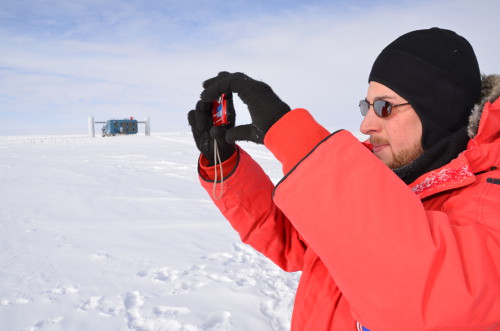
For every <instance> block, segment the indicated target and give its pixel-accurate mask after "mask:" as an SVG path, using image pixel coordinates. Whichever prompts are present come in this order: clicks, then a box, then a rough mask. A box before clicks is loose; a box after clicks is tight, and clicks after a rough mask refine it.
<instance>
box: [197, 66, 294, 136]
mask: <svg viewBox="0 0 500 331" xmlns="http://www.w3.org/2000/svg"><path fill="white" fill-rule="evenodd" d="M203 87H205V90H204V91H203V92H202V93H201V100H202V101H205V102H212V101H214V100H217V98H218V97H219V96H220V95H221V94H222V93H226V94H230V93H231V92H235V93H238V96H239V97H240V99H241V100H242V101H243V102H244V103H245V104H246V105H247V107H248V111H249V112H250V117H251V118H252V124H246V125H240V126H237V127H234V128H231V129H229V130H228V131H227V134H226V141H227V142H231V143H234V142H235V141H236V140H247V141H253V142H255V143H258V144H263V143H264V136H265V135H266V133H267V131H268V130H269V128H270V127H271V126H272V125H273V124H274V123H276V122H277V121H278V120H279V119H280V118H281V117H282V116H283V115H285V114H286V113H288V112H289V111H290V107H288V105H287V104H286V103H284V102H283V101H281V99H280V98H279V97H278V96H277V95H276V94H275V93H274V92H273V90H272V89H271V87H270V86H269V85H267V84H266V83H264V82H261V81H257V80H255V79H252V78H250V77H248V76H247V75H245V74H243V73H241V72H236V73H228V72H221V73H219V74H218V75H217V77H214V78H211V79H208V80H206V81H205V82H204V84H203Z"/></svg>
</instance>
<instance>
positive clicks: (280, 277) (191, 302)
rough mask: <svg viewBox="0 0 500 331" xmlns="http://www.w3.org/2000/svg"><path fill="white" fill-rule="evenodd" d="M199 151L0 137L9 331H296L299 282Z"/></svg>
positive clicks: (263, 160) (3, 296)
mask: <svg viewBox="0 0 500 331" xmlns="http://www.w3.org/2000/svg"><path fill="white" fill-rule="evenodd" d="M243 146H244V148H245V149H246V150H247V151H248V152H249V153H250V154H251V155H253V156H254V158H255V159H256V160H257V161H258V162H259V163H260V164H261V165H262V166H263V168H264V169H265V170H266V171H267V172H268V174H269V175H270V177H271V179H272V180H273V181H275V182H276V181H277V180H279V178H280V174H281V170H280V165H279V164H278V163H277V162H276V161H275V160H274V159H273V157H272V155H271V154H270V153H269V152H267V150H265V149H264V148H263V147H262V146H257V145H254V144H243ZM197 157H198V152H197V150H196V147H195V146H194V142H193V139H192V137H191V135H190V134H189V133H165V134H156V135H153V136H150V137H146V136H143V135H134V136H120V137H106V138H102V137H97V138H94V139H92V138H87V137H84V136H39V137H6V136H4V137H0V159H1V161H0V204H1V207H0V279H1V283H0V330H91V329H95V330H288V329H289V327H290V317H291V310H292V306H293V298H294V294H295V289H296V286H297V282H298V277H299V275H298V274H297V273H295V274H290V273H285V272H283V271H282V270H280V269H279V268H277V267H276V266H274V264H272V263H271V262H270V261H268V260H267V259H266V258H265V257H263V256H262V255H260V254H259V253H257V252H255V251H254V250H253V249H252V248H250V247H249V246H247V245H245V244H242V243H241V242H240V239H239V237H238V235H237V234H236V232H235V231H234V230H233V229H232V228H231V227H230V225H229V224H228V223H227V221H226V220H225V219H223V217H222V216H221V215H220V213H219V212H218V210H217V209H216V208H215V207H214V206H213V204H212V202H211V201H210V199H209V196H208V195H207V193H206V192H205V191H204V190H202V189H201V187H200V185H199V183H198V178H197V173H196V160H197Z"/></svg>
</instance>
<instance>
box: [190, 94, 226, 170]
mask: <svg viewBox="0 0 500 331" xmlns="http://www.w3.org/2000/svg"><path fill="white" fill-rule="evenodd" d="M214 100H215V99H214ZM226 100H227V116H228V119H229V124H228V125H225V126H214V125H213V124H212V108H213V102H203V101H201V100H200V101H198V103H197V104H196V109H194V110H191V111H190V112H189V113H188V122H189V125H190V126H191V131H192V133H193V137H194V141H195V143H196V147H198V149H199V150H200V152H201V154H203V156H204V157H205V158H207V159H208V160H209V165H210V166H212V165H214V164H215V162H214V139H217V148H218V149H219V155H220V158H221V162H224V161H226V160H227V159H229V158H230V157H231V155H233V153H234V150H235V145H234V143H228V142H226V140H225V138H224V137H225V135H226V131H227V130H228V129H229V128H232V127H234V120H235V117H236V114H235V112H234V106H233V98H232V94H231V93H228V94H226Z"/></svg>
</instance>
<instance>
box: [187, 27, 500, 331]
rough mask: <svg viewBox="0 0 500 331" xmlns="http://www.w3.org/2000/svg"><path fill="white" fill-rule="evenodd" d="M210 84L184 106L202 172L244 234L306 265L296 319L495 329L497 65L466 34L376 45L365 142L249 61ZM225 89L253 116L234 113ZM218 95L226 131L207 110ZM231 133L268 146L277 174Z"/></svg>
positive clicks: (422, 33) (325, 324)
mask: <svg viewBox="0 0 500 331" xmlns="http://www.w3.org/2000/svg"><path fill="white" fill-rule="evenodd" d="M204 88H205V90H204V91H203V93H202V95H201V100H200V101H199V102H198V103H197V106H196V110H193V111H191V112H190V113H189V116H188V117H189V123H190V125H191V127H192V131H193V135H194V138H195V141H196V144H197V146H198V148H199V149H200V151H201V153H202V155H201V157H200V160H199V174H200V179H201V183H202V185H203V187H205V188H206V189H207V191H208V192H209V193H210V194H211V195H216V196H217V198H218V197H219V194H220V199H217V198H214V199H213V200H214V203H215V204H216V205H217V207H218V208H219V209H220V210H221V212H222V213H223V214H224V216H225V217H226V218H227V219H228V220H229V222H230V223H231V225H232V226H233V227H234V228H235V229H236V231H238V233H239V234H240V236H241V238H242V240H243V241H244V242H246V243H248V244H250V245H252V246H253V247H254V248H255V249H257V250H258V251H260V252H262V253H263V254H265V255H266V256H268V257H269V258H270V259H271V260H273V261H274V262H275V263H276V264H277V265H279V266H280V267H281V268H283V269H284V270H287V271H297V270H301V271H302V275H301V280H300V283H299V287H298V289H297V294H296V298H295V303H294V311H293V316H292V329H293V330H356V329H358V330H362V329H363V330H367V329H369V330H372V331H379V330H380V331H392V330H419V331H421V330H500V170H499V169H498V166H499V165H500V99H499V96H500V76H495V75H492V76H484V77H483V78H482V80H481V76H480V72H479V67H478V64H477V60H476V57H475V54H474V51H473V49H472V47H471V46H470V44H469V43H468V42H467V41H466V40H465V39H464V38H463V37H461V36H459V35H457V34H456V33H454V32H452V31H449V30H444V29H438V28H432V29H427V30H418V31H413V32H410V33H407V34H405V35H403V36H401V37H399V38H398V39H396V40H395V41H394V42H392V43H391V44H390V45H388V46H387V47H386V48H385V49H384V50H383V51H382V52H381V54H380V55H379V56H378V58H377V59H376V61H375V63H374V65H373V67H372V70H371V73H370V75H369V87H368V93H367V95H366V98H365V99H364V100H362V101H361V102H360V109H361V112H362V114H363V115H364V119H363V122H362V123H361V131H362V132H363V133H365V134H367V135H369V136H370V139H369V141H367V142H365V143H360V142H359V141H357V140H356V139H355V138H354V137H353V136H352V134H350V133H349V132H347V131H345V130H340V131H337V132H335V133H333V134H330V133H328V132H327V130H326V129H324V128H323V127H321V126H320V125H319V124H318V123H316V122H315V121H314V119H313V118H312V116H311V115H310V114H309V112H308V111H306V110H305V109H294V110H290V108H289V107H288V105H286V104H285V103H284V102H283V101H281V100H280V99H279V98H278V97H277V96H276V95H275V94H274V93H273V91H272V89H271V88H270V87H269V86H268V85H266V84H265V83H263V82H260V81H256V80H253V79H252V78H250V77H248V76H246V75H244V74H242V73H234V74H230V73H220V74H219V75H218V76H217V77H214V78H212V79H209V80H207V81H205V83H204ZM232 92H234V93H238V96H239V97H240V98H241V99H242V101H243V102H244V103H245V104H246V105H247V106H248V110H249V112H250V115H251V118H252V123H251V124H249V125H243V126H236V127H235V126H234V108H233V107H232V103H231V93H232ZM221 93H226V94H227V95H228V96H229V101H228V102H229V103H228V111H229V114H230V117H231V120H232V123H231V124H230V125H229V126H227V127H225V128H221V127H214V126H212V124H211V123H212V121H211V117H210V116H211V108H212V102H213V101H214V100H216V99H217V98H218V97H219V96H220V94H221ZM469 117H470V119H469ZM214 138H216V141H217V145H216V146H217V150H218V151H219V155H220V161H222V166H221V168H220V167H219V166H218V165H216V166H214V164H215V163H216V158H214V152H215V151H214V143H213V142H214ZM236 140H249V141H254V142H257V143H264V144H265V146H266V147H267V148H268V149H269V150H271V152H272V153H273V154H274V155H275V156H276V158H277V159H278V160H279V161H280V162H281V163H282V165H283V171H284V174H285V176H284V177H283V179H282V180H281V181H280V182H279V183H278V184H277V185H276V186H274V185H273V184H272V183H271V181H270V180H269V178H268V177H267V176H266V175H265V173H264V172H263V170H262V169H261V168H260V167H259V165H258V164H257V163H256V162H255V161H254V160H253V159H252V158H251V157H250V156H249V155H248V154H247V153H246V152H245V151H244V150H243V149H241V148H240V147H238V146H237V145H235V144H234V142H235V141H236ZM220 170H222V171H223V173H222V175H223V183H220V181H219V183H214V175H215V172H216V171H220ZM219 178H220V177H219ZM222 184H223V185H222ZM214 185H217V186H216V187H215V191H214V192H212V189H214ZM214 193H216V194H214Z"/></svg>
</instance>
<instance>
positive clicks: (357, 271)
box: [266, 128, 500, 331]
mask: <svg viewBox="0 0 500 331" xmlns="http://www.w3.org/2000/svg"><path fill="white" fill-rule="evenodd" d="M272 129H273V128H272ZM273 134H277V133H276V132H274V133H273ZM266 145H267V144H266ZM273 153H275V155H276V154H280V153H282V152H278V153H276V152H275V151H273ZM285 154H286V153H285ZM282 155H283V154H282ZM285 162H286V161H285ZM274 200H275V202H276V204H277V206H278V207H279V208H281V210H283V212H284V213H286V215H287V216H288V217H289V219H290V221H291V222H292V224H293V226H294V227H295V228H296V229H297V231H298V232H299V233H300V234H301V236H302V237H303V238H304V240H305V241H306V242H307V243H308V246H309V247H310V248H311V249H312V250H313V251H315V252H316V253H317V254H318V256H319V257H320V258H321V260H322V261H323V262H324V263H325V265H326V266H327V268H328V270H329V272H330V275H331V276H332V278H333V279H334V281H335V282H336V284H337V285H338V287H339V289H340V290H341V292H342V293H343V295H344V296H345V297H346V299H347V301H348V302H349V304H350V305H351V309H352V314H353V316H354V318H356V319H357V320H358V321H360V322H361V323H362V324H363V325H366V326H367V327H368V328H370V329H372V330H388V331H391V330H495V329H497V328H500V260H499V256H500V246H499V245H500V235H499V233H498V229H497V231H495V230H494V229H492V228H490V227H488V226H486V225H484V224H479V223H475V222H465V223H466V225H458V224H461V222H459V221H458V220H457V219H453V218H452V217H451V216H450V215H449V214H448V213H447V212H446V211H445V208H443V209H442V210H432V211H431V210H426V209H425V208H424V205H423V203H422V202H421V201H420V200H419V198H418V197H417V196H416V195H415V194H414V193H413V192H412V191H411V190H410V189H409V187H408V186H406V185H405V184H404V183H403V182H402V181H401V180H400V179H399V178H398V177H397V176H396V175H395V174H394V173H393V172H392V171H391V170H390V169H389V168H388V167H386V166H385V165H384V164H383V163H382V162H381V161H380V160H378V159H377V158H376V157H375V156H374V155H373V154H372V153H371V152H370V151H369V150H368V149H367V148H366V147H364V146H363V145H362V144H361V143H360V142H359V141H358V140H357V139H356V138H354V137H353V136H352V135H351V134H350V133H349V132H347V131H339V132H337V133H335V134H333V135H331V136H330V137H329V138H327V139H325V140H323V141H322V142H321V143H320V144H318V145H317V146H316V147H315V148H314V149H313V150H312V151H311V152H310V153H308V155H307V156H306V157H305V158H303V159H302V161H301V162H300V163H299V164H297V165H296V166H295V167H294V168H293V169H292V171H291V172H289V173H288V174H287V175H286V176H285V177H284V179H283V180H282V181H281V182H280V183H278V185H277V187H276V189H275V193H274ZM463 203H467V201H463ZM463 217H467V216H466V215H464V216H463ZM497 217H498V215H497ZM462 224H463V223H462Z"/></svg>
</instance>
